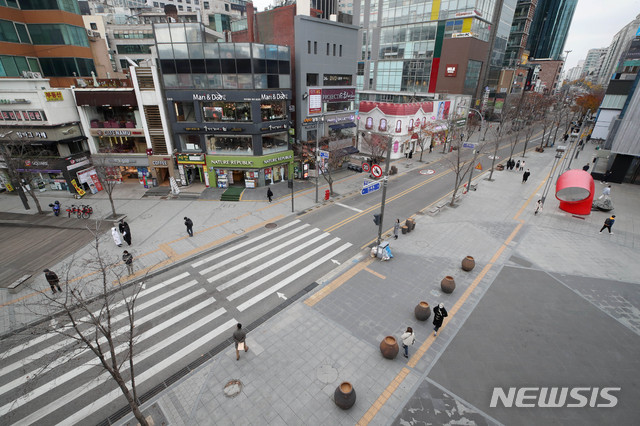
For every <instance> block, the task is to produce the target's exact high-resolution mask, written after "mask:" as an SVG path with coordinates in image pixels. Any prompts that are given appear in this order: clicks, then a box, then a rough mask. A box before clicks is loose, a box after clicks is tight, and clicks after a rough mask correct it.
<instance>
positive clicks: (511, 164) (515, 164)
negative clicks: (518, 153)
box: [506, 158, 525, 172]
mask: <svg viewBox="0 0 640 426" xmlns="http://www.w3.org/2000/svg"><path fill="white" fill-rule="evenodd" d="M524 165H525V161H524V160H522V162H520V160H518V161H516V160H514V159H513V158H509V159H508V160H507V165H506V168H507V170H513V169H516V171H517V172H521V171H523V170H524Z"/></svg>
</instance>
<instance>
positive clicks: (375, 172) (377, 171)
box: [371, 164, 382, 178]
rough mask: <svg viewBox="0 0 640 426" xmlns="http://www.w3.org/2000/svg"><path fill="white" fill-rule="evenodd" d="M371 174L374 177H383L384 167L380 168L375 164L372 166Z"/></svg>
mask: <svg viewBox="0 0 640 426" xmlns="http://www.w3.org/2000/svg"><path fill="white" fill-rule="evenodd" d="M371 174H372V175H373V177H377V178H379V177H381V176H382V167H380V166H379V165H377V164H374V165H373V166H371Z"/></svg>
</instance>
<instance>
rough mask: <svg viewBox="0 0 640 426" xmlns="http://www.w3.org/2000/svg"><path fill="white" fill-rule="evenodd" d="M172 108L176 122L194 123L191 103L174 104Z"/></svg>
mask: <svg viewBox="0 0 640 426" xmlns="http://www.w3.org/2000/svg"><path fill="white" fill-rule="evenodd" d="M173 108H174V110H175V112H176V121H196V114H195V109H194V108H193V102H174V103H173Z"/></svg>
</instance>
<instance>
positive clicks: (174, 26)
mask: <svg viewBox="0 0 640 426" xmlns="http://www.w3.org/2000/svg"><path fill="white" fill-rule="evenodd" d="M153 28H154V34H155V41H156V49H157V52H158V61H159V65H160V70H161V75H162V81H163V85H164V94H165V97H166V102H167V103H166V106H167V110H168V113H169V122H170V128H171V136H172V139H173V146H174V147H175V149H176V150H177V152H176V162H177V164H178V170H179V178H180V180H181V182H182V184H183V185H190V184H200V185H206V186H218V187H227V186H229V185H237V186H244V187H258V186H264V185H269V184H270V183H273V182H279V181H281V180H287V179H291V178H292V176H293V175H292V173H293V151H292V150H291V148H290V146H289V121H290V114H289V107H290V103H291V53H290V51H289V47H288V46H278V45H273V44H262V43H211V42H208V40H207V33H206V31H205V30H204V28H203V26H202V24H194V23H167V24H154V27H153Z"/></svg>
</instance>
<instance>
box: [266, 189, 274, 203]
mask: <svg viewBox="0 0 640 426" xmlns="http://www.w3.org/2000/svg"><path fill="white" fill-rule="evenodd" d="M271 197H273V192H272V191H271V187H270V186H267V198H268V199H269V202H271Z"/></svg>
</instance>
